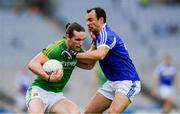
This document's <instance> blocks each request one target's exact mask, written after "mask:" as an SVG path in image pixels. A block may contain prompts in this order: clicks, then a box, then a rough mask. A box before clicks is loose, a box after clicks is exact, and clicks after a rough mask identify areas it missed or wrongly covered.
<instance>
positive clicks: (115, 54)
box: [76, 7, 141, 113]
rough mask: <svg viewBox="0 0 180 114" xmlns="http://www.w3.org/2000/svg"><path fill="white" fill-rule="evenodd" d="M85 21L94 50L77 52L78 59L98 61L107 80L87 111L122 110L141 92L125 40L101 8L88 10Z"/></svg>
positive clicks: (117, 111)
mask: <svg viewBox="0 0 180 114" xmlns="http://www.w3.org/2000/svg"><path fill="white" fill-rule="evenodd" d="M86 22H87V26H88V30H89V33H90V36H91V38H92V40H93V41H94V45H95V46H96V49H95V50H91V51H90V50H89V51H87V52H85V53H78V54H77V55H76V57H77V58H79V59H86V60H93V61H99V64H100V66H101V69H102V70H103V72H104V74H105V76H106V78H107V79H108V81H107V82H106V83H105V84H104V85H103V87H102V88H100V89H99V90H98V91H97V93H96V94H95V95H94V96H93V97H92V99H91V101H90V102H89V104H88V105H87V107H86V109H85V113H102V112H104V111H105V110H107V109H108V110H107V111H108V113H120V112H123V111H124V110H125V108H126V107H127V106H128V105H129V104H130V103H131V102H132V101H133V99H134V97H135V96H136V95H137V94H138V93H139V92H140V88H141V85H140V79H139V76H138V74H137V72H136V69H135V66H134V64H133V63H132V60H131V59H130V57H129V54H128V51H127V49H126V47H125V45H124V43H123V41H122V39H121V38H120V37H119V36H118V35H117V34H116V33H115V32H113V31H112V30H111V28H110V27H109V26H108V25H107V24H106V13H105V11H104V10H103V9H102V8H100V7H96V8H92V9H89V10H87V14H86Z"/></svg>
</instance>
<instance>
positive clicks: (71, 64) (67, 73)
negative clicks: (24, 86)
mask: <svg viewBox="0 0 180 114" xmlns="http://www.w3.org/2000/svg"><path fill="white" fill-rule="evenodd" d="M65 48H67V46H66V42H65V39H64V38H62V39H60V40H57V41H55V42H53V43H51V44H49V45H48V46H47V47H46V48H44V49H43V50H42V52H41V53H42V54H43V55H44V56H46V57H47V58H48V59H56V60H58V61H60V62H62V64H63V70H64V75H63V77H62V79H61V80H59V81H57V82H48V81H47V80H44V79H42V78H41V77H40V76H37V78H36V79H35V80H34V81H33V83H32V85H31V86H38V87H40V88H42V89H44V90H46V91H52V92H62V91H63V89H64V87H65V85H66V83H67V82H68V80H69V79H70V77H71V74H72V71H73V70H74V68H75V66H76V63H77V59H76V58H73V59H72V60H69V59H68V58H67V57H63V56H61V53H62V51H63V50H64V49H65ZM80 52H83V49H82V48H81V49H80Z"/></svg>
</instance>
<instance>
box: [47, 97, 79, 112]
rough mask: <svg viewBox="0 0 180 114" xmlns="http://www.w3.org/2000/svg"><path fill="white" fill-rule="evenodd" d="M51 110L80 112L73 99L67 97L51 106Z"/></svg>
mask: <svg viewBox="0 0 180 114" xmlns="http://www.w3.org/2000/svg"><path fill="white" fill-rule="evenodd" d="M50 112H53V113H80V110H79V108H78V106H77V105H76V104H75V103H74V102H72V101H71V100H68V99H67V98H64V99H62V100H59V101H57V102H56V103H55V104H54V105H53V106H52V107H51V110H50Z"/></svg>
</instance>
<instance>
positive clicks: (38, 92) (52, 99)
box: [26, 86, 65, 112]
mask: <svg viewBox="0 0 180 114" xmlns="http://www.w3.org/2000/svg"><path fill="white" fill-rule="evenodd" d="M34 98H39V99H41V100H42V101H43V104H44V112H50V109H51V107H52V105H53V104H55V103H56V102H58V101H60V100H62V99H65V97H64V95H63V93H62V92H58V93H54V92H49V91H46V90H44V89H42V88H40V87H37V86H33V87H32V89H30V90H28V91H27V93H26V105H27V107H29V102H30V101H31V100H32V99H34Z"/></svg>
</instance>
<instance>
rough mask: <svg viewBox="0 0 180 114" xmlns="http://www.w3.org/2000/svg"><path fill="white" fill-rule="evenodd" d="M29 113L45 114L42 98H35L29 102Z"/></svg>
mask: <svg viewBox="0 0 180 114" xmlns="http://www.w3.org/2000/svg"><path fill="white" fill-rule="evenodd" d="M28 113H44V105H43V101H42V100H41V99H40V98H34V99H32V100H31V101H30V102H29V105H28Z"/></svg>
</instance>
